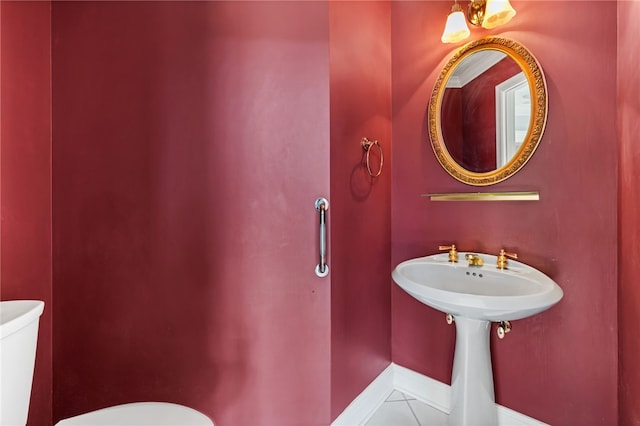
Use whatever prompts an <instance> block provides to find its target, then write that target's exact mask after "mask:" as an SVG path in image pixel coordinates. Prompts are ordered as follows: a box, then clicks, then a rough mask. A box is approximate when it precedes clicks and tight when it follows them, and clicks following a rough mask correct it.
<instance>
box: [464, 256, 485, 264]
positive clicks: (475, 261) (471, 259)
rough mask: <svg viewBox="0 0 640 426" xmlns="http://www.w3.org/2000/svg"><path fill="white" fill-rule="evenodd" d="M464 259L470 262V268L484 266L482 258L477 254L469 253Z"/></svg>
mask: <svg viewBox="0 0 640 426" xmlns="http://www.w3.org/2000/svg"><path fill="white" fill-rule="evenodd" d="M464 258H465V259H467V260H468V261H469V266H482V263H483V262H482V258H481V257H480V256H478V255H477V254H473V253H467V254H465V255H464Z"/></svg>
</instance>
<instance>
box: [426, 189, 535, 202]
mask: <svg viewBox="0 0 640 426" xmlns="http://www.w3.org/2000/svg"><path fill="white" fill-rule="evenodd" d="M422 196H423V197H429V198H430V199H431V201H538V200H539V199H540V194H539V193H538V192H537V191H535V192H451V193H447V194H422Z"/></svg>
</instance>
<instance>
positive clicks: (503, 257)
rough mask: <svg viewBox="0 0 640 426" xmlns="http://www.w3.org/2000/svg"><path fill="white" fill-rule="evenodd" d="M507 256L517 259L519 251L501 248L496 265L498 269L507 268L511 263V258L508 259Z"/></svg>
mask: <svg viewBox="0 0 640 426" xmlns="http://www.w3.org/2000/svg"><path fill="white" fill-rule="evenodd" d="M507 257H510V258H511V259H517V258H518V253H507V252H506V251H504V249H500V254H499V255H498V259H497V265H496V266H497V268H498V269H507V266H508V265H509V260H508V259H507Z"/></svg>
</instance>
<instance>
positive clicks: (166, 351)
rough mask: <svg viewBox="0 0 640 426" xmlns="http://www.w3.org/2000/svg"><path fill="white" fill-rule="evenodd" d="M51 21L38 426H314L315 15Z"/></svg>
mask: <svg viewBox="0 0 640 426" xmlns="http://www.w3.org/2000/svg"><path fill="white" fill-rule="evenodd" d="M52 18H53V40H54V43H53V124H54V141H53V142H54V148H55V149H54V152H53V171H54V174H53V182H54V186H53V231H54V238H53V240H54V274H53V278H54V285H55V291H56V306H55V313H54V314H55V325H56V327H55V330H54V331H55V338H54V359H55V370H54V379H55V385H56V387H55V395H54V420H58V419H60V418H63V417H67V416H70V415H73V414H77V413H80V412H84V411H87V410H93V409H96V408H99V407H103V406H107V405H111V404H117V403H123V402H130V401H135V400H163V401H173V402H177V403H183V404H186V405H189V406H191V407H193V408H195V409H197V410H200V411H202V412H204V413H205V414H207V415H209V416H211V418H213V419H214V420H215V422H216V424H217V425H221V426H224V425H260V424H263V425H275V424H278V425H301V424H305V425H314V424H315V425H320V424H327V423H329V421H330V419H329V417H330V403H331V402H330V379H331V374H330V360H331V359H330V356H331V353H330V350H331V344H330V314H331V312H330V290H331V285H330V282H331V281H330V279H329V278H327V279H321V278H317V277H316V276H315V274H314V272H313V271H314V268H315V265H316V263H317V259H316V257H317V241H316V239H317V213H316V211H315V209H314V207H313V204H314V201H315V199H316V198H317V197H318V196H320V195H324V196H329V195H330V194H329V144H328V140H329V91H328V88H329V73H328V70H329V49H328V35H329V33H328V29H329V17H328V5H327V4H326V3H322V2H198V3H186V2H185V3H181V2H176V3H170V2H136V3H126V2H113V3H111V2H109V3H106V2H86V3H81V2H69V3H63V2H56V3H54V4H53V14H52ZM330 212H331V213H332V212H333V210H331V211H330Z"/></svg>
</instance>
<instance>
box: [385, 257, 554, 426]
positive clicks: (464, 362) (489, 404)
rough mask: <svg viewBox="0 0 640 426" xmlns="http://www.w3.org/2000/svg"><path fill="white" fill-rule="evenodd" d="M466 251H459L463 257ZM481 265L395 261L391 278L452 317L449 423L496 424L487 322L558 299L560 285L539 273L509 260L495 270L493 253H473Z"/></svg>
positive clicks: (542, 307) (547, 305)
mask: <svg viewBox="0 0 640 426" xmlns="http://www.w3.org/2000/svg"><path fill="white" fill-rule="evenodd" d="M465 254H466V253H459V256H460V258H461V259H464V257H465ZM479 256H480V257H481V258H482V260H483V266H468V264H467V262H466V261H464V260H461V261H460V262H459V263H452V262H449V260H448V259H449V256H448V255H447V254H435V255H431V256H426V257H420V258H416V259H410V260H407V261H404V262H402V263H400V264H399V265H398V266H396V268H395V269H394V270H393V273H392V276H393V280H394V281H395V282H396V284H398V286H400V287H401V288H402V289H403V290H405V291H406V292H407V293H409V294H410V295H411V296H413V297H415V298H416V299H418V300H419V301H421V302H422V303H424V304H426V305H428V306H430V307H432V308H435V309H437V310H439V311H442V312H444V313H447V314H451V315H453V317H454V318H455V324H456V348H455V354H454V359H453V374H452V377H451V411H450V413H449V424H451V425H456V426H458V425H472V424H473V425H496V424H497V413H496V405H495V398H494V392H493V370H492V368H491V352H490V348H489V332H490V330H491V322H493V321H496V322H497V321H510V320H516V319H521V318H526V317H529V316H532V315H535V314H537V313H540V312H542V311H544V310H546V309H549V308H550V307H551V306H553V305H554V304H556V303H558V302H559V301H560V299H562V295H563V293H562V289H561V288H560V287H559V286H558V285H557V284H556V283H555V282H554V281H553V280H552V279H551V278H549V277H548V276H546V275H545V274H543V273H542V272H540V271H538V270H536V269H534V268H532V267H530V266H528V265H525V264H524V263H521V262H516V261H510V262H509V269H505V270H501V269H498V268H496V266H495V265H496V256H492V255H488V254H479Z"/></svg>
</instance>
